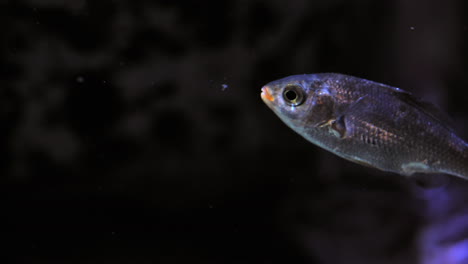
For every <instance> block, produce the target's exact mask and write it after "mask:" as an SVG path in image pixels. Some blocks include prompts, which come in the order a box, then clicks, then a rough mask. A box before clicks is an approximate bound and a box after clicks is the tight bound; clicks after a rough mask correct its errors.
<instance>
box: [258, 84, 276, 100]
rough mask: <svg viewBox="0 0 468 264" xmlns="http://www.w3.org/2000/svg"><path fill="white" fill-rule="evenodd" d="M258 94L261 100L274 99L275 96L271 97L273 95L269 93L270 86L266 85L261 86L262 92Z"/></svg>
mask: <svg viewBox="0 0 468 264" xmlns="http://www.w3.org/2000/svg"><path fill="white" fill-rule="evenodd" d="M260 96H261V97H262V99H263V101H265V102H267V101H270V102H273V101H275V97H273V95H271V91H270V88H268V86H263V87H262V93H261V94H260Z"/></svg>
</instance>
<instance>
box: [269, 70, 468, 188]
mask: <svg viewBox="0 0 468 264" xmlns="http://www.w3.org/2000/svg"><path fill="white" fill-rule="evenodd" d="M261 97H262V99H263V101H264V102H265V103H266V104H267V105H268V107H269V108H271V109H272V110H273V112H275V113H276V115H277V116H278V117H279V118H280V119H281V120H282V121H283V122H284V123H286V125H288V126H289V127H290V128H291V129H293V130H294V131H296V132H297V133H299V134H300V135H301V136H303V137H304V138H306V139H307V140H308V141H310V142H312V143H314V144H316V145H318V146H320V147H322V148H324V149H326V150H328V151H330V152H332V153H334V154H336V155H338V156H340V157H342V158H345V159H347V160H350V161H353V162H356V163H359V164H362V165H366V166H369V167H375V168H378V169H380V170H383V171H390V172H395V173H398V174H402V175H407V176H409V175H411V174H413V173H446V174H451V175H455V176H459V177H462V178H467V179H468V144H467V143H466V142H465V141H463V140H462V139H461V138H459V137H458V136H457V135H456V134H455V133H454V131H453V129H452V128H451V127H450V126H449V125H448V124H447V120H446V118H445V116H444V114H443V113H442V112H441V111H439V110H438V109H437V108H435V107H434V106H433V105H431V104H429V103H425V102H423V101H421V100H419V99H417V98H415V97H413V96H412V95H411V94H410V93H408V92H406V91H404V90H402V89H399V88H396V87H392V86H388V85H385V84H380V83H377V82H373V81H369V80H365V79H361V78H357V77H353V76H348V75H343V74H337V73H319V74H304V75H293V76H289V77H286V78H283V79H279V80H276V81H273V82H270V83H268V84H266V85H265V86H264V87H263V88H262V94H261Z"/></svg>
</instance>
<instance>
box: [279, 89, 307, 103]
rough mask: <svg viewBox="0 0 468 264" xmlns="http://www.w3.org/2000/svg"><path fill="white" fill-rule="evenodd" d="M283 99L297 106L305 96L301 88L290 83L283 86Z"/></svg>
mask: <svg viewBox="0 0 468 264" xmlns="http://www.w3.org/2000/svg"><path fill="white" fill-rule="evenodd" d="M283 98H284V101H285V102H286V103H287V104H289V105H291V106H298V105H300V104H302V103H303V102H304V99H305V96H304V92H303V91H302V88H301V87H299V86H297V85H290V86H287V87H286V88H284V91H283Z"/></svg>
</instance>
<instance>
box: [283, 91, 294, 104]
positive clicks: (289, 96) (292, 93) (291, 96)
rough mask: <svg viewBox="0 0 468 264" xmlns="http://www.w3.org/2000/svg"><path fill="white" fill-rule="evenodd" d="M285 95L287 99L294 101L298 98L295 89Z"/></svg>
mask: <svg viewBox="0 0 468 264" xmlns="http://www.w3.org/2000/svg"><path fill="white" fill-rule="evenodd" d="M284 95H285V96H286V99H288V100H289V101H294V100H296V99H297V93H296V92H295V91H293V90H289V91H286V93H285V94H284Z"/></svg>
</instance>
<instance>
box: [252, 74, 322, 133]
mask: <svg viewBox="0 0 468 264" xmlns="http://www.w3.org/2000/svg"><path fill="white" fill-rule="evenodd" d="M317 81H318V80H315V79H314V78H313V77H311V76H310V75H293V76H289V77H286V78H283V79H279V80H276V81H273V82H270V83H268V84H266V85H265V86H263V87H262V92H261V98H262V100H263V102H264V103H265V104H266V105H267V106H268V107H269V108H270V109H271V110H272V111H273V112H274V113H275V114H276V115H277V116H278V117H279V118H280V119H281V120H282V121H283V122H284V123H286V124H287V125H288V126H289V127H291V128H293V129H295V130H296V131H297V130H300V129H301V128H304V125H305V124H304V122H307V121H308V120H310V117H311V116H313V113H312V112H313V109H312V108H313V106H314V105H316V104H317V91H318V90H319V89H320V87H321V85H320V84H319V82H317Z"/></svg>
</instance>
